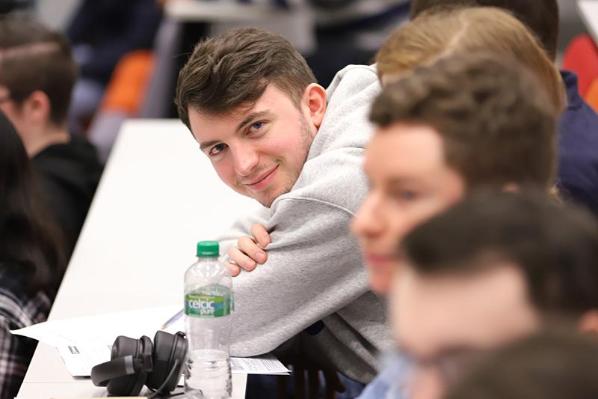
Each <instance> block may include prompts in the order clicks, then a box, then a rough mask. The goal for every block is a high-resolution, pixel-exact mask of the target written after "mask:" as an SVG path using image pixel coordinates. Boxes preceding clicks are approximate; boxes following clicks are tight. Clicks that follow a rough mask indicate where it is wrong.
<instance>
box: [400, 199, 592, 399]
mask: <svg viewBox="0 0 598 399" xmlns="http://www.w3.org/2000/svg"><path fill="white" fill-rule="evenodd" d="M399 256H400V257H401V265H400V267H399V269H397V272H396V273H395V275H394V278H393V283H392V289H391V295H390V296H391V299H390V314H391V317H390V318H391V323H392V325H393V333H394V336H395V339H396V342H397V344H398V346H399V347H400V348H401V350H402V352H403V353H406V354H408V356H409V358H410V360H411V362H412V373H411V375H410V376H409V377H408V378H407V379H405V380H403V381H400V380H398V381H396V383H397V384H401V382H402V383H403V384H404V385H403V388H404V389H405V390H406V394H407V397H409V398H412V399H440V398H441V397H442V395H443V392H444V391H445V390H446V388H447V387H449V386H450V385H452V384H455V383H456V382H457V381H459V379H460V378H461V377H462V376H463V375H464V374H466V373H467V372H468V370H469V369H470V367H472V364H473V363H475V362H476V361H477V360H479V359H480V358H481V357H483V356H484V353H486V352H488V351H491V350H493V349H495V348H497V347H500V346H501V345H504V344H507V343H509V342H511V341H513V340H516V339H519V338H521V337H524V336H526V335H529V334H531V333H533V332H534V331H537V330H538V329H539V328H541V327H542V326H544V325H550V324H552V323H553V322H554V321H555V320H560V319H562V321H563V323H565V324H569V325H570V326H571V327H577V328H578V329H580V330H582V331H585V332H591V333H594V334H596V332H598V224H597V223H596V221H595V220H594V218H593V217H592V216H591V214H590V213H589V212H587V211H585V210H583V211H582V210H580V209H576V208H569V207H567V206H565V205H563V204H558V203H556V202H555V201H554V200H552V199H550V198H549V197H547V196H546V195H545V193H529V192H528V193H526V192H519V193H509V192H502V193H483V194H478V195H473V196H471V197H469V198H468V199H466V200H464V201H463V202H461V203H459V204H458V205H456V206H455V207H453V208H451V209H449V210H448V211H446V212H445V213H443V214H441V215H439V216H437V217H434V218H432V219H430V220H429V221H427V222H425V223H423V224H422V225H420V226H418V227H416V228H415V229H414V230H413V231H412V232H410V233H409V234H408V235H407V237H405V239H404V240H403V242H402V244H401V246H400V253H399ZM553 366H554V364H553ZM594 373H595V370H594ZM528 376H529V375H528ZM545 376H547V374H545ZM520 377H521V378H523V376H520ZM594 377H595V376H594ZM582 380H583V378H580V382H581V381H582ZM536 383H539V381H536ZM504 388H505V389H507V387H504ZM515 390H516V389H515ZM507 392H508V390H507V391H505V392H504V393H507ZM563 394H564V396H567V397H569V396H570V397H575V398H578V396H573V395H570V392H568V391H565V392H563ZM479 397H484V398H485V397H486V396H484V395H481V396H479ZM499 397H504V398H512V399H514V398H518V397H525V398H526V399H529V398H531V396H527V395H523V396H511V395H509V394H505V395H504V396H501V395H499ZM535 397H543V396H535Z"/></svg>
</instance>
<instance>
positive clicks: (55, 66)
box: [0, 16, 102, 256]
mask: <svg viewBox="0 0 598 399" xmlns="http://www.w3.org/2000/svg"><path fill="white" fill-rule="evenodd" d="M76 76H77V67H76V65H75V63H74V60H73V58H72V56H71V51H70V47H69V44H68V42H67V41H66V38H65V37H64V36H63V35H62V34H60V33H58V32H54V31H52V30H50V29H48V28H47V27H45V26H44V25H42V24H41V23H39V22H37V21H35V20H33V19H31V18H27V17H11V16H6V17H2V18H0V110H1V111H2V112H4V113H5V115H6V116H7V117H8V119H9V120H10V121H11V122H12V124H13V125H14V126H15V128H16V129H17V132H18V133H19V136H20V137H21V140H22V141H23V144H24V146H25V150H26V151H27V154H28V155H29V157H30V158H31V160H32V166H33V169H34V170H35V171H36V172H37V173H38V175H39V179H40V192H41V196H42V198H43V200H44V201H46V205H47V207H48V209H49V210H50V211H51V212H52V216H53V217H54V219H55V221H56V222H57V224H58V225H59V227H60V229H61V232H62V234H63V236H64V241H65V248H66V254H67V256H70V253H71V252H72V250H73V248H74V246H75V243H76V242H77V238H78V236H79V232H80V230H81V227H82V225H83V222H84V220H85V217H86V215H87V210H88V208H89V205H90V204H91V200H92V199H93V196H94V193H95V189H96V186H97V184H98V181H99V179H100V176H101V173H102V166H101V165H100V163H99V160H98V157H97V154H96V150H95V148H94V147H93V146H92V145H91V144H90V143H89V142H87V140H85V139H84V138H82V137H76V136H72V135H71V134H69V131H68V129H67V112H68V108H69V104H70V99H71V90H72V88H73V84H74V82H75V79H76Z"/></svg>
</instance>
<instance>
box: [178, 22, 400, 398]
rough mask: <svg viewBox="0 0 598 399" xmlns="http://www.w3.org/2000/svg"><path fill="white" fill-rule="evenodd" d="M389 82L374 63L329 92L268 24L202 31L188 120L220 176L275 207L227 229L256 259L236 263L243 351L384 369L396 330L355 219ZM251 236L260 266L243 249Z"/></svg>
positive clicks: (181, 82) (186, 78)
mask: <svg viewBox="0 0 598 399" xmlns="http://www.w3.org/2000/svg"><path fill="white" fill-rule="evenodd" d="M379 90H380V88H379V83H378V80H377V77H376V72H375V70H374V69H373V68H371V67H367V66H349V67H347V68H345V69H343V70H342V71H340V72H339V73H338V74H337V76H336V78H335V79H334V81H333V83H332V84H331V86H330V87H329V88H328V90H327V91H326V90H324V88H322V87H321V86H320V85H318V84H316V83H315V78H314V76H313V74H312V72H311V70H310V69H309V67H308V66H307V64H306V63H305V60H304V59H303V58H302V57H301V55H299V54H298V53H297V51H296V50H295V49H293V47H292V46H291V45H290V43H289V42H288V41H287V40H285V39H283V38H282V37H280V36H278V35H274V34H270V33H268V32H265V31H262V30H258V29H241V30H235V31H231V32H229V33H227V34H224V35H222V36H219V37H216V38H212V39H207V40H204V41H202V42H200V43H199V44H198V45H197V47H196V48H195V50H194V52H193V54H192V55H191V57H190V59H189V61H188V62H187V64H186V65H185V67H184V68H183V69H182V70H181V72H180V74H179V79H178V84H177V93H176V102H177V106H178V112H179V115H180V118H181V119H182V121H183V122H184V123H185V124H186V125H187V127H189V128H190V130H191V131H192V133H193V136H194V138H195V139H196V140H197V142H198V144H199V147H200V149H201V151H202V152H203V153H204V154H205V155H206V156H207V157H208V158H209V159H210V160H211V162H212V164H213V166H214V168H215V169H216V172H217V173H218V175H219V176H220V178H221V179H222V180H223V181H224V182H225V183H226V184H227V185H229V186H230V187H231V188H233V189H234V190H235V191H237V192H238V193H240V194H242V195H246V196H249V197H252V198H255V199H256V200H257V201H259V202H260V203H261V204H262V205H264V208H262V209H261V210H260V211H259V212H257V213H256V214H254V215H251V216H250V217H247V218H245V219H241V220H238V221H237V223H236V224H235V225H234V226H233V228H232V229H231V230H230V231H229V233H228V234H227V235H225V237H223V238H224V240H225V241H226V240H228V241H227V243H228V244H232V243H237V246H236V247H235V246H233V247H232V249H231V252H230V253H229V255H231V257H232V258H233V259H239V262H240V263H242V264H243V265H242V266H243V267H244V268H251V269H254V270H253V271H252V272H251V273H241V274H239V269H238V266H237V265H231V268H233V269H234V272H235V273H234V274H238V276H237V277H236V279H235V280H234V291H235V307H236V309H235V313H234V315H233V325H234V328H233V331H234V334H233V335H232V342H231V355H233V356H255V355H260V354H263V353H267V352H270V351H273V350H275V349H277V348H279V351H278V352H277V354H278V355H279V356H280V355H289V354H291V353H301V354H302V355H303V359H302V361H303V360H306V359H307V361H308V363H309V364H313V363H311V362H313V361H316V362H317V363H318V367H322V368H325V369H327V370H331V371H335V370H338V371H340V372H341V374H340V375H339V376H340V377H341V379H343V378H344V379H345V381H347V382H348V383H350V382H357V385H359V386H360V387H361V386H362V384H365V383H367V382H368V381H370V379H371V378H373V376H374V375H375V373H376V363H377V362H376V357H377V354H378V351H379V350H380V349H382V348H383V347H385V346H386V345H387V344H390V336H389V334H388V331H387V327H386V325H385V312H384V307H383V305H382V303H381V301H380V300H379V298H377V297H376V296H375V295H374V294H373V293H372V292H371V291H370V290H369V288H368V282H367V276H366V272H365V269H364V267H363V264H362V261H361V254H360V252H359V248H358V245H357V242H356V241H355V239H354V238H353V237H352V236H351V233H350V231H349V221H350V220H351V218H352V217H353V214H354V212H355V210H356V209H357V207H358V206H359V204H360V203H361V202H362V200H363V198H364V196H365V194H366V192H367V184H366V180H365V177H364V174H363V171H362V169H361V163H362V155H363V149H364V146H365V144H366V143H367V141H368V140H369V137H370V134H371V130H372V129H371V126H370V124H369V122H368V121H367V112H368V111H369V106H370V103H371V101H372V99H373V98H374V96H375V95H377V93H378V92H379ZM266 232H267V233H266ZM264 233H266V234H264ZM254 237H255V238H254ZM254 240H256V241H254ZM250 242H251V243H255V242H258V243H259V245H260V248H257V246H255V248H256V249H257V252H258V253H259V254H254V255H255V256H256V257H257V259H261V262H260V263H263V265H261V266H259V267H257V268H256V267H255V266H256V265H255V263H253V264H250V265H249V266H248V265H247V264H245V263H248V262H249V263H251V262H250V261H249V259H248V258H247V257H244V255H243V254H242V251H243V250H244V248H246V244H247V243H250ZM265 246H267V247H268V248H267V249H268V255H267V257H266V254H265V253H264V252H263V249H264V247H265ZM239 255H241V256H240V257H239ZM266 258H267V259H266ZM283 344H286V345H285V348H288V349H290V350H289V351H284V352H283V351H282V348H281V345H283ZM289 356H290V355H289ZM282 358H283V360H285V356H282ZM295 360H296V359H295ZM359 390H360V389H359Z"/></svg>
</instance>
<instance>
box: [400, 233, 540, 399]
mask: <svg viewBox="0 0 598 399" xmlns="http://www.w3.org/2000/svg"><path fill="white" fill-rule="evenodd" d="M447 240H450V237H447ZM494 262H495V264H493V265H492V267H491V268H489V269H486V270H484V271H482V272H477V273H474V274H471V273H467V274H466V273H453V274H451V273H449V272H447V273H445V274H441V275H433V276H426V275H422V274H420V273H418V272H417V271H415V270H414V269H413V267H412V266H410V265H409V263H408V262H405V263H404V265H403V268H401V269H400V270H398V271H397V273H395V275H394V276H393V282H392V288H391V292H390V294H389V295H390V307H389V309H390V319H391V324H392V330H393V334H394V336H395V339H396V342H397V343H398V345H399V347H400V350H401V351H402V352H404V353H406V354H407V355H409V356H410V357H411V358H412V360H413V362H414V365H413V367H414V368H413V372H412V374H411V375H410V378H409V380H408V381H407V383H406V386H405V388H406V389H407V391H408V392H409V397H410V398H412V399H439V398H441V397H442V393H443V391H444V389H445V386H446V385H447V384H450V383H451V382H453V381H454V380H455V379H456V378H458V376H459V374H461V373H463V372H465V371H466V370H467V365H468V363H472V362H474V361H475V359H476V357H479V356H480V354H481V353H482V352H484V351H488V350H490V349H493V348H496V347H497V346H499V345H501V344H504V343H507V342H509V341H511V340H513V339H517V338H519V337H522V336H525V335H526V334H528V333H531V332H532V331H534V330H535V329H536V328H537V327H538V324H539V317H538V314H537V312H536V310H535V309H534V308H533V306H532V305H531V304H530V302H529V300H528V295H527V294H528V291H527V287H526V284H525V279H524V277H523V275H522V273H521V271H520V268H518V267H516V266H515V265H513V264H510V263H508V262H504V261H494ZM476 355H477V356H476ZM470 367H471V365H470Z"/></svg>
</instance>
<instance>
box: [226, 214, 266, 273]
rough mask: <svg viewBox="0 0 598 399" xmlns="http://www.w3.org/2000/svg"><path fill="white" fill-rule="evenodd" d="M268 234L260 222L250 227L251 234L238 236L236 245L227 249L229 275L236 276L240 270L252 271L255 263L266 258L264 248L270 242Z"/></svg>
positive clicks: (261, 262) (259, 263)
mask: <svg viewBox="0 0 598 399" xmlns="http://www.w3.org/2000/svg"><path fill="white" fill-rule="evenodd" d="M270 242H271V240H270V234H269V233H268V231H267V230H266V228H265V227H264V226H262V225H261V224H254V225H253V226H252V227H251V236H244V237H241V238H239V241H237V246H236V247H231V248H230V249H229V250H228V258H229V260H228V270H229V272H230V274H231V276H233V277H236V276H238V275H239V273H241V270H245V271H247V272H250V271H253V270H254V269H255V268H256V266H257V265H262V264H264V263H265V262H266V260H268V254H267V253H266V251H265V250H264V249H265V248H266V246H267V245H268V244H270Z"/></svg>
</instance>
